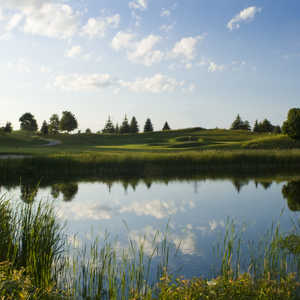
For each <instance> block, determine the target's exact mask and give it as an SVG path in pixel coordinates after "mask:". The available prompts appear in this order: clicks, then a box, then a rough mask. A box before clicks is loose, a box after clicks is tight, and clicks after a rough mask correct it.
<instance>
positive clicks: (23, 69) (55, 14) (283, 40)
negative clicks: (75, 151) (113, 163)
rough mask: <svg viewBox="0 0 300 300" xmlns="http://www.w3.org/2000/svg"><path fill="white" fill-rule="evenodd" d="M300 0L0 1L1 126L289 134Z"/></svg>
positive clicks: (298, 96)
mask: <svg viewBox="0 0 300 300" xmlns="http://www.w3.org/2000/svg"><path fill="white" fill-rule="evenodd" d="M299 67H300V1H299V0H276V1H274V0H226V1H224V0H185V1H183V0H160V1H158V0H118V1H117V0H76V1H73V0H52V1H51V0H0V83H1V84H0V103H1V110H0V126H3V125H4V124H5V123H6V122H7V121H10V122H12V124H13V126H14V128H15V129H18V128H19V121H18V119H19V118H20V116H21V115H22V114H23V113H25V112H31V113H32V114H33V115H34V116H35V118H36V119H37V121H38V123H39V125H41V123H42V122H43V120H47V121H48V120H49V118H50V117H51V115H52V114H54V113H56V114H58V115H59V116H61V114H62V112H63V111H71V112H72V113H73V114H74V115H75V116H76V118H77V120H78V123H79V129H81V130H85V129H86V128H90V129H92V131H98V130H101V129H103V127H104V124H105V122H106V120H107V119H108V116H111V119H112V120H113V121H114V122H118V123H119V124H120V123H121V122H122V121H123V119H124V116H125V114H126V115H127V117H128V118H129V119H131V117H132V116H135V117H136V118H137V121H138V122H139V125H140V127H141V128H142V127H143V125H144V123H145V120H146V118H151V120H152V123H153V125H154V129H156V130H160V129H161V128H162V126H163V124H164V122H165V121H168V123H169V125H170V127H171V128H172V129H177V128H186V127H195V126H200V127H205V128H215V127H218V128H228V127H230V125H231V123H232V121H233V120H234V119H235V117H236V115H237V114H240V116H241V117H242V119H243V120H249V121H250V123H251V124H252V125H253V123H254V121H255V120H256V119H258V120H263V119H264V118H268V119H269V120H270V121H271V122H272V123H273V124H279V125H281V124H282V122H283V121H284V120H285V119H286V115H287V112H288V110H289V109H290V108H292V107H299V106H300V105H299V103H300V76H299V75H300V71H299V70H300V68H299Z"/></svg>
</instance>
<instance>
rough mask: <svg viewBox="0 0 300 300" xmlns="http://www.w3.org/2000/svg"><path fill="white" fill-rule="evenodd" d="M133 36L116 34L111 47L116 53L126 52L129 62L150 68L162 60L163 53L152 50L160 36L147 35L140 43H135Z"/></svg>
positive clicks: (122, 33) (123, 33)
mask: <svg viewBox="0 0 300 300" xmlns="http://www.w3.org/2000/svg"><path fill="white" fill-rule="evenodd" d="M134 38H135V35H134V34H131V33H126V32H122V31H121V32H118V33H117V34H116V36H115V37H114V38H113V40H112V43H111V45H112V47H113V49H115V50H116V51H118V50H120V49H125V50H127V57H128V59H129V60H130V61H132V62H135V63H141V64H144V65H145V66H151V65H152V64H154V63H158V62H160V61H161V60H162V59H163V56H164V54H163V52H162V51H160V50H154V47H155V46H156V44H157V43H158V42H159V41H160V40H161V37H160V36H156V35H152V34H151V35H149V36H147V37H145V38H144V39H142V40H140V41H136V40H135V39H134Z"/></svg>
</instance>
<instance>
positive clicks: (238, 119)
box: [230, 114, 243, 130]
mask: <svg viewBox="0 0 300 300" xmlns="http://www.w3.org/2000/svg"><path fill="white" fill-rule="evenodd" d="M242 123H243V121H242V119H241V117H240V115H239V114H238V115H237V117H236V118H235V120H234V121H233V123H232V124H231V127H230V129H232V130H238V129H241V125H242Z"/></svg>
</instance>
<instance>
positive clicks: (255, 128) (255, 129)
mask: <svg viewBox="0 0 300 300" xmlns="http://www.w3.org/2000/svg"><path fill="white" fill-rule="evenodd" d="M253 132H259V126H258V121H257V120H255V123H254V126H253Z"/></svg>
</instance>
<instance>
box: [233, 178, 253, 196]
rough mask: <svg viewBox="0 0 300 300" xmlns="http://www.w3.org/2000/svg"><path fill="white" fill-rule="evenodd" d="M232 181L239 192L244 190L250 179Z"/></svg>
mask: <svg viewBox="0 0 300 300" xmlns="http://www.w3.org/2000/svg"><path fill="white" fill-rule="evenodd" d="M231 182H232V184H233V186H234V187H235V189H236V191H237V192H238V193H239V192H240V191H241V190H242V187H243V186H246V185H248V184H249V180H248V179H233V180H231Z"/></svg>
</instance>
